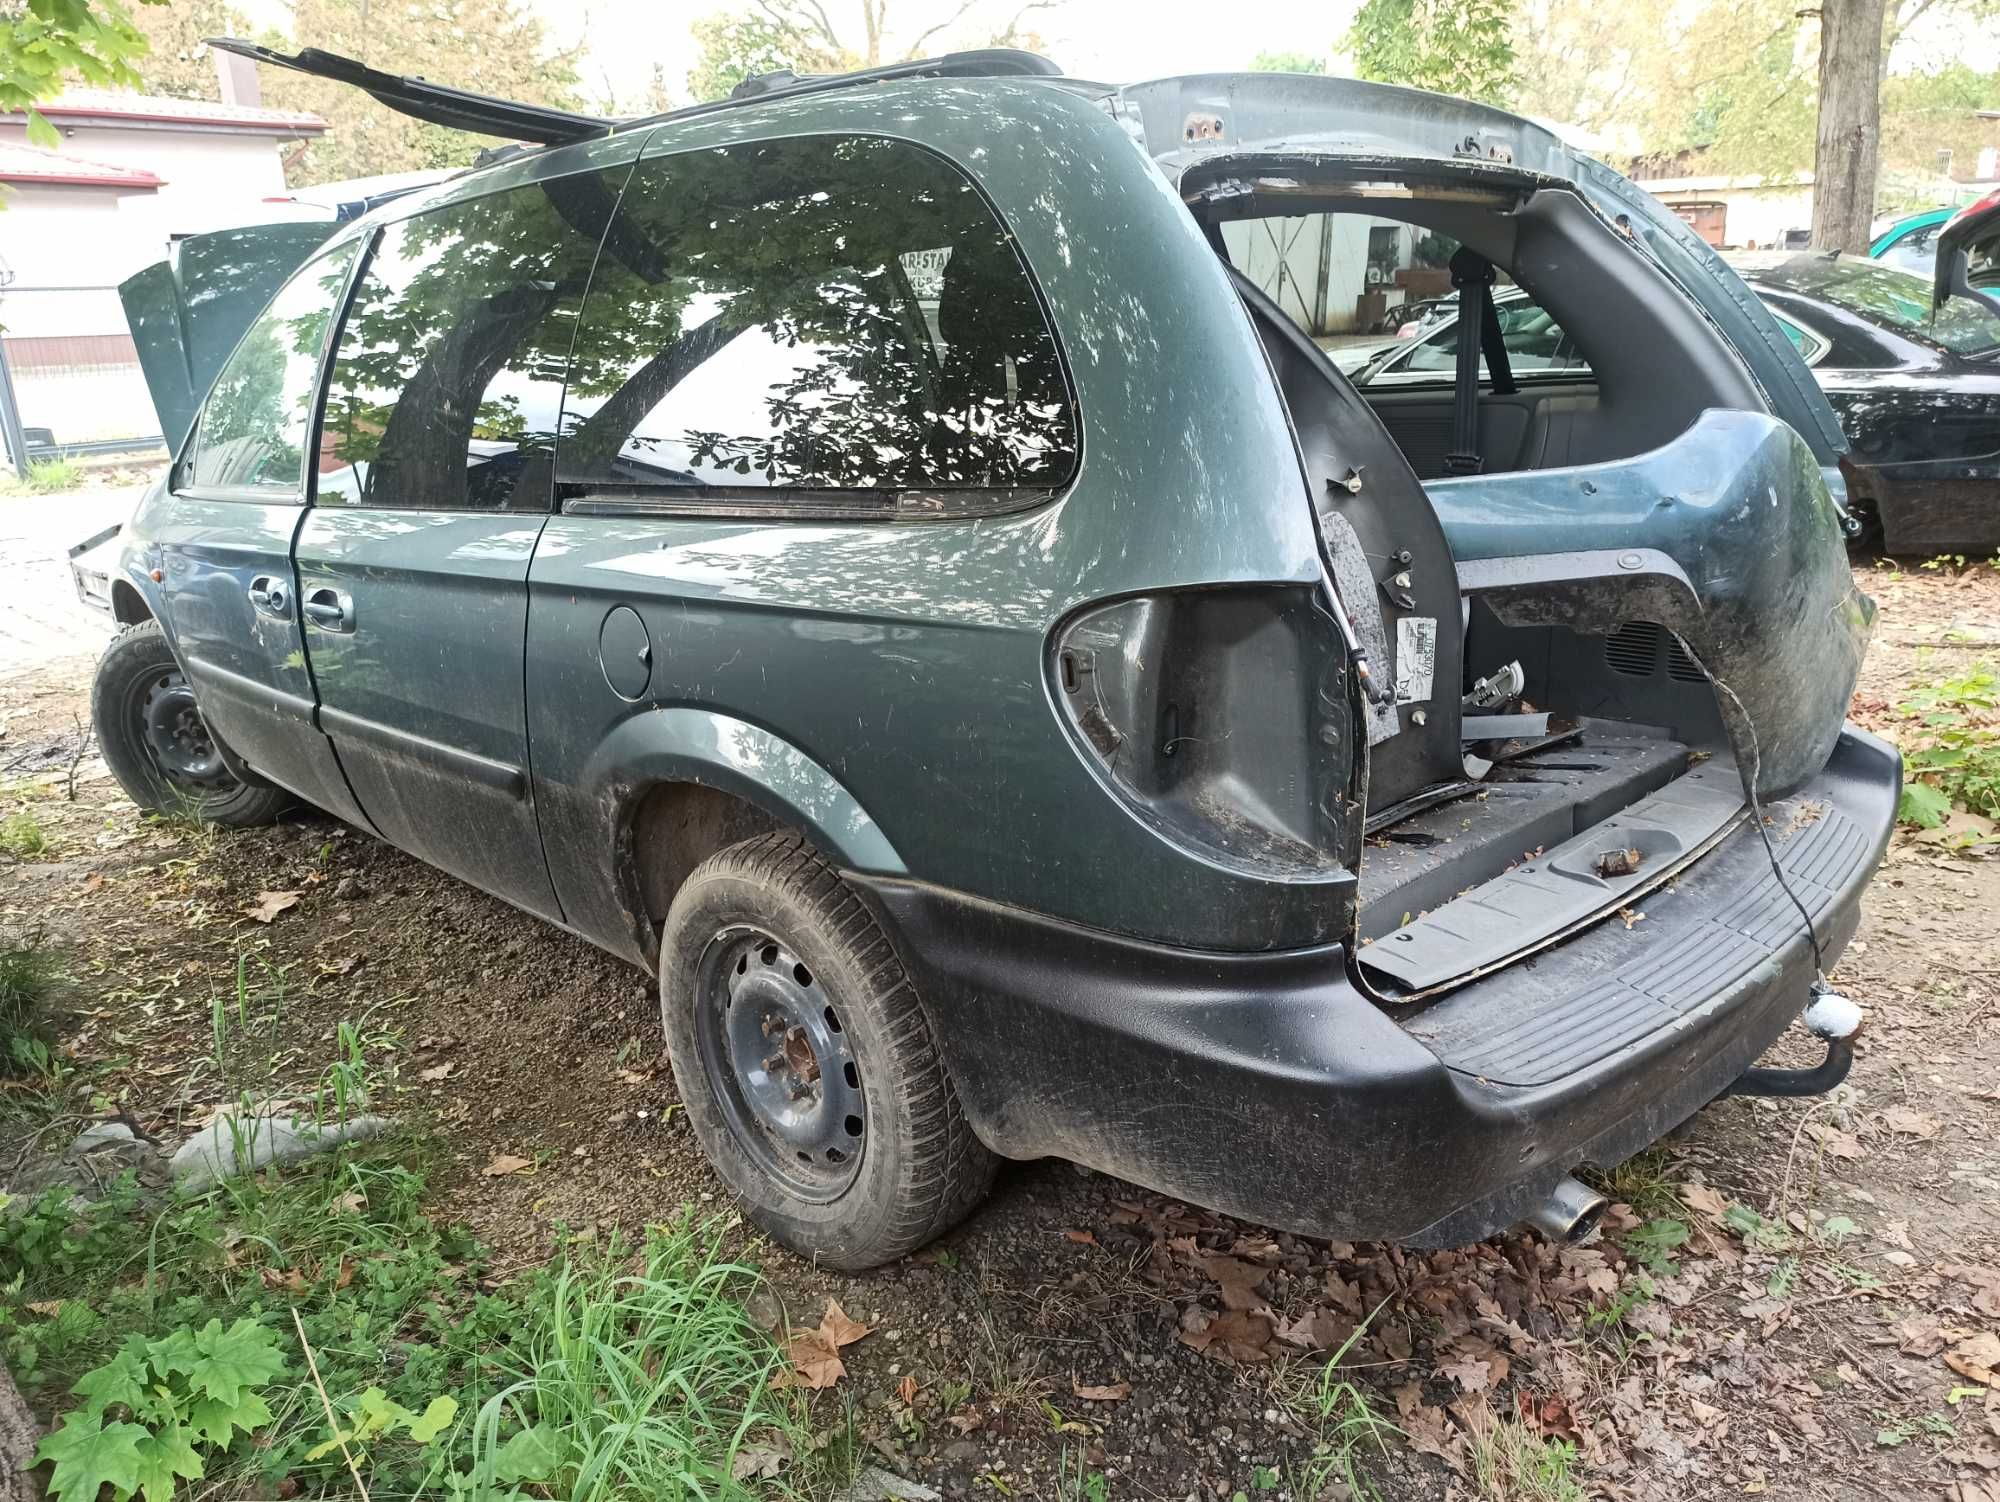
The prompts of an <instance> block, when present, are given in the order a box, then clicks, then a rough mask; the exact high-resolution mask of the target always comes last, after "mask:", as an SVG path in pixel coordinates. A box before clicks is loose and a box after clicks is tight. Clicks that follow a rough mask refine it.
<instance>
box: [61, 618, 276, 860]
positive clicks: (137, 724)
mask: <svg viewBox="0 0 2000 1502" xmlns="http://www.w3.org/2000/svg"><path fill="white" fill-rule="evenodd" d="M90 713H91V719H92V720H93V721H94V722H95V724H96V727H97V744H98V746H99V747H100V748H101V749H102V751H103V752H104V763H105V765H106V766H108V767H110V768H111V774H112V776H114V777H116V778H117V779H118V785H119V786H120V787H122V788H124V789H125V792H126V795H127V796H128V797H129V798H131V800H132V801H133V802H134V803H136V804H138V805H139V807H141V808H144V809H150V810H152V811H154V812H156V813H183V814H190V815H193V816H194V817H196V818H200V819H205V820H207V821H209V822H210V823H213V824H227V825H231V826H234V827H238V828H241V827H246V826H249V825H254V824H269V823H271V822H272V821H273V820H274V819H276V818H277V817H278V816H279V815H280V814H282V813H284V812H285V810H286V809H288V808H290V807H292V806H293V804H294V803H295V802H296V801H297V800H296V799H294V798H293V797H292V795H291V794H290V793H287V792H285V791H284V790H282V789H280V788H271V787H258V786H255V785H253V784H251V783H247V782H244V781H243V780H242V779H241V778H239V777H237V776H236V775H235V774H234V773H233V772H231V771H230V770H229V767H228V764H227V763H226V762H225V761H224V760H223V756H222V749H221V747H220V746H219V745H218V744H217V742H216V739H215V736H214V735H213V734H212V733H211V732H210V730H209V728H208V725H207V723H206V722H205V721H204V720H203V719H202V717H201V708H200V706H199V705H197V704H196V703H195V698H194V689H193V688H192V687H191V686H190V685H189V683H188V681H187V678H186V676H185V675H184V674H183V673H182V672H181V669H180V664H179V663H177V662H176V661H175V660H174V654H173V651H172V649H171V648H169V647H168V646H167V638H166V633H165V632H163V631H162V630H161V629H160V623H159V622H158V621H142V622H141V623H140V624H138V625H136V626H128V627H126V628H125V629H124V630H123V631H121V632H119V634H118V635H117V636H116V637H115V638H114V639H113V640H112V643H111V645H110V646H108V647H106V648H105V649H104V655H103V656H102V657H101V658H99V659H98V662H97V679H96V682H95V684H94V685H93V687H92V690H91V697H90Z"/></svg>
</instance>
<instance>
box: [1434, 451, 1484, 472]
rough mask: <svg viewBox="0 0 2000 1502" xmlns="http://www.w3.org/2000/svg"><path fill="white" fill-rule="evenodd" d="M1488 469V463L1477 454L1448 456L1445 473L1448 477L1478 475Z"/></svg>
mask: <svg viewBox="0 0 2000 1502" xmlns="http://www.w3.org/2000/svg"><path fill="white" fill-rule="evenodd" d="M1485 468H1486V463H1485V461H1484V460H1482V459H1481V458H1480V457H1479V455H1477V454H1446V455H1445V456H1444V472H1445V473H1446V474H1448V475H1476V474H1479V473H1480V472H1481V471H1483V470H1484V469H1485Z"/></svg>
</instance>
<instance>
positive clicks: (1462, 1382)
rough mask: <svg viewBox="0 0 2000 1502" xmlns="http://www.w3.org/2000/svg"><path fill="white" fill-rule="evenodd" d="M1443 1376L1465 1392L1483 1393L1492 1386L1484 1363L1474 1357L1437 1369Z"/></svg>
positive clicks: (1490, 1375) (1446, 1364) (1448, 1363)
mask: <svg viewBox="0 0 2000 1502" xmlns="http://www.w3.org/2000/svg"><path fill="white" fill-rule="evenodd" d="M1438 1371H1439V1372H1441V1373H1442V1374H1443V1375H1445V1376H1447V1377H1449V1378H1451V1380H1452V1381H1454V1382H1456V1383H1457V1384H1458V1385H1459V1386H1460V1387H1461V1388H1463V1389H1464V1390H1465V1391H1466V1392H1485V1391H1486V1389H1487V1388H1488V1387H1489V1386H1491V1385H1492V1374H1491V1372H1490V1371H1489V1370H1488V1368H1487V1365H1486V1363H1485V1362H1483V1361H1481V1360H1480V1359H1479V1358H1478V1357H1476V1356H1469V1357H1467V1358H1466V1359H1465V1360H1463V1361H1449V1362H1446V1363H1445V1364H1444V1365H1442V1366H1440V1367H1439V1368H1438Z"/></svg>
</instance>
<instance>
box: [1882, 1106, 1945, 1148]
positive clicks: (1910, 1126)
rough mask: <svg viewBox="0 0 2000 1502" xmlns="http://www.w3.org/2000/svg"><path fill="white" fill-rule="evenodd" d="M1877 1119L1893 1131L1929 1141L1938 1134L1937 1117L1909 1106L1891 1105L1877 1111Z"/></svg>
mask: <svg viewBox="0 0 2000 1502" xmlns="http://www.w3.org/2000/svg"><path fill="white" fill-rule="evenodd" d="M1875 1119H1876V1120H1877V1121H1879V1122H1881V1123H1882V1125H1883V1126H1885V1127H1887V1128H1888V1129H1889V1130H1890V1131H1892V1132H1897V1133H1900V1134H1901V1135H1902V1136H1905V1137H1916V1138H1918V1139H1920V1140H1922V1141H1926V1142H1928V1141H1929V1140H1930V1139H1931V1138H1933V1137H1935V1136H1936V1135H1937V1134H1938V1123H1937V1118H1936V1117H1933V1116H1926V1115H1925V1114H1924V1113H1923V1112H1922V1111H1913V1110H1911V1109H1910V1108H1909V1107H1908V1106H1890V1107H1889V1108H1888V1109H1887V1110H1884V1111H1878V1112H1876V1113H1875Z"/></svg>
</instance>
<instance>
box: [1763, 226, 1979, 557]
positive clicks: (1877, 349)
mask: <svg viewBox="0 0 2000 1502" xmlns="http://www.w3.org/2000/svg"><path fill="white" fill-rule="evenodd" d="M1728 259H1729V261H1730V264H1731V265H1733V266H1734V267H1735V269H1736V270H1737V272H1738V273H1739V274H1740V275H1741V276H1742V277H1743V279H1744V280H1745V281H1746V282H1748V283H1749V284H1750V285H1751V287H1752V288H1753V289H1755V291H1756V293H1757V295H1758V297H1760V298H1761V299H1762V300H1763V302H1764V305H1765V306H1766V307H1768V308H1769V309H1770V310H1771V311H1772V312H1773V313H1774V314H1775V315H1777V319H1778V322H1779V325H1780V326H1781V327H1782V328H1783V329H1784V330H1785V333H1786V335H1787V336H1788V337H1789V338H1790V339H1791V341H1792V343H1793V344H1795V345H1796V346H1797V347H1798V350H1799V353H1800V354H1801V355H1802V356H1804V358H1805V361H1806V364H1807V365H1809V366H1810V367H1811V368H1812V372H1813V375H1814V376H1815V377H1816V378H1817V379H1818V381H1819V384H1820V389H1821V390H1823V391H1824V392H1825V393H1826V395H1827V399H1828V400H1829V401H1830V402H1832V404H1833V407H1834V410H1835V411H1836V412H1838V413H1839V414H1840V425H1841V427H1842V428H1843V429H1844V430H1845V431H1846V434H1847V440H1848V443H1849V444H1850V445H1851V450H1850V453H1849V459H1850V461H1851V463H1850V466H1849V468H1848V504H1849V506H1850V507H1851V508H1852V509H1853V510H1854V512H1855V514H1856V515H1857V516H1859V517H1860V518H1861V519H1862V521H1863V523H1864V525H1865V527H1866V529H1867V530H1866V531H1865V532H1864V534H1863V541H1864V543H1865V544H1867V545H1869V546H1872V547H1878V548H1880V549H1882V550H1883V551H1885V552H1889V553H1909V554H1920V555H1931V554H1937V553H1964V554H1973V553H1979V554H1988V555H1990V554H1992V553H1993V552H1995V551H1996V550H2000V312H1996V311H1995V310H1994V309H1993V308H1992V307H1991V306H1990V305H1989V304H1988V302H1987V301H1986V300H1985V299H1983V298H1977V297H1952V298H1949V299H1947V300H1945V301H1944V302H1942V303H1941V304H1939V305H1937V306H1936V307H1935V310H1933V297H1932V286H1931V283H1930V282H1928V281H1926V280H1925V279H1924V278H1923V277H1920V276H1916V275H1913V274H1911V273H1910V272H1907V271H1904V270H1901V269H1899V268H1897V267H1895V266H1890V265H1886V264H1884V263H1883V262H1881V261H1872V260H1864V259H1861V258H1859V257H1855V256H1835V255H1830V254H1826V253H1823V252H1811V253H1797V254H1766V255H1755V254H1751V255H1742V256H1731V257H1729V258H1728Z"/></svg>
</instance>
